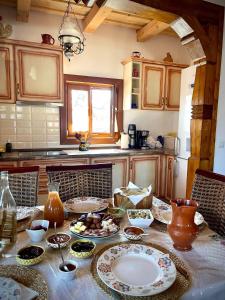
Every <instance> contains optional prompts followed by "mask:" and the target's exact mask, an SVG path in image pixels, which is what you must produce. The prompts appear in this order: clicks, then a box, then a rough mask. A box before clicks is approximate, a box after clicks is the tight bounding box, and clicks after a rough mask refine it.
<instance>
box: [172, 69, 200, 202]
mask: <svg viewBox="0 0 225 300" xmlns="http://www.w3.org/2000/svg"><path fill="white" fill-rule="evenodd" d="M195 73H196V65H194V66H191V67H188V68H186V69H183V70H182V72H181V91H180V111H179V123H178V135H177V136H178V138H177V150H176V151H177V157H176V162H175V197H176V198H185V197H186V181H187V166H188V158H189V157H190V123H191V102H192V94H193V88H194V82H195Z"/></svg>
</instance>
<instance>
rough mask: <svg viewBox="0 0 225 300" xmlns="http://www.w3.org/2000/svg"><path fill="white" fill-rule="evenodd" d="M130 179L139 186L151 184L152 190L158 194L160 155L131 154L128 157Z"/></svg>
mask: <svg viewBox="0 0 225 300" xmlns="http://www.w3.org/2000/svg"><path fill="white" fill-rule="evenodd" d="M130 169H131V174H130V178H131V179H130V180H131V181H132V182H133V183H135V184H136V185H138V186H139V187H148V186H149V185H150V184H151V185H152V192H153V193H154V194H155V195H156V196H158V195H159V191H160V181H161V163H160V155H151V156H132V157H131V159H130Z"/></svg>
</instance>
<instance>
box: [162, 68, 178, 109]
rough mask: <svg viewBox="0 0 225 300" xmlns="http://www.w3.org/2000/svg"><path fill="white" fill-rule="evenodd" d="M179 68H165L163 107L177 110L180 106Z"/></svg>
mask: <svg viewBox="0 0 225 300" xmlns="http://www.w3.org/2000/svg"><path fill="white" fill-rule="evenodd" d="M180 84H181V69H180V68H176V67H167V68H166V85H165V87H166V96H165V109H166V110H179V107H180Z"/></svg>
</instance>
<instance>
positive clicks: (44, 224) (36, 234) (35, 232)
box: [26, 220, 49, 243]
mask: <svg viewBox="0 0 225 300" xmlns="http://www.w3.org/2000/svg"><path fill="white" fill-rule="evenodd" d="M48 227H49V221H47V220H35V221H32V223H31V229H26V232H27V234H28V235H29V237H30V239H31V241H32V242H35V243H38V242H40V241H42V240H43V238H44V236H45V235H46V232H47V230H48ZM38 228H40V229H38ZM44 228H45V229H44Z"/></svg>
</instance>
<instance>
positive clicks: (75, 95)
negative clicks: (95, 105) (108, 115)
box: [72, 90, 89, 132]
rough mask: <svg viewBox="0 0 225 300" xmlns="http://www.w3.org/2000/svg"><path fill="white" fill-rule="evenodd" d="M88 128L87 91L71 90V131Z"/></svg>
mask: <svg viewBox="0 0 225 300" xmlns="http://www.w3.org/2000/svg"><path fill="white" fill-rule="evenodd" d="M88 130H89V120H88V91H85V90H72V131H73V132H75V131H88Z"/></svg>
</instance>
